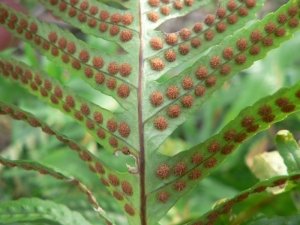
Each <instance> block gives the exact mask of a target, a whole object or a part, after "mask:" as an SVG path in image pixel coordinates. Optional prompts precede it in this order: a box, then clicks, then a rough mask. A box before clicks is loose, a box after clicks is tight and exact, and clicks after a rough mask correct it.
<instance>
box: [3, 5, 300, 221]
mask: <svg viewBox="0 0 300 225" xmlns="http://www.w3.org/2000/svg"><path fill="white" fill-rule="evenodd" d="M0 2H1V1H0ZM284 2H286V1H267V3H266V6H265V7H264V8H263V10H262V11H261V12H260V14H259V15H260V16H263V15H265V14H266V13H268V12H269V11H272V10H275V9H276V8H278V6H279V5H281V4H283V3H284ZM20 3H21V4H22V5H23V6H24V7H25V8H27V9H28V10H29V11H30V13H31V14H33V15H35V16H36V17H37V18H39V19H41V20H43V21H45V22H49V23H56V24H57V25H58V26H60V27H63V28H64V29H70V31H71V32H72V33H73V34H74V35H75V36H76V37H78V38H80V39H82V40H84V41H86V42H87V43H88V44H89V45H90V46H91V47H94V48H97V49H101V50H103V51H105V52H107V53H110V54H116V53H118V52H121V49H120V47H119V46H117V45H116V44H114V43H111V42H107V41H104V40H101V39H97V38H94V37H92V36H87V35H84V34H83V33H81V32H80V31H79V30H77V29H74V28H72V27H69V26H68V24H65V23H63V22H62V21H60V20H59V19H57V18H55V17H53V16H52V14H51V12H49V11H46V10H45V9H44V8H43V7H42V5H40V4H37V3H36V1H35V0H26V1H20ZM215 7H216V4H215V3H213V4H211V5H209V6H207V7H205V8H204V9H202V10H200V11H198V14H197V16H198V20H202V19H201V18H203V17H204V16H205V14H207V13H210V12H213V11H214V9H215ZM195 15H196V14H195V13H191V14H190V15H188V16H187V17H184V18H182V19H181V20H177V21H173V25H172V26H171V25H170V24H168V23H166V24H164V25H162V26H161V27H160V28H159V29H162V30H164V31H166V32H169V31H168V28H170V27H172V29H176V30H180V29H181V28H182V27H183V26H188V27H190V26H191V25H192V23H193V22H191V21H193V20H195ZM199 18H200V19H199ZM196 19H197V18H196ZM194 22H195V21H194ZM174 24H177V25H178V26H181V27H178V26H174ZM174 27H175V28H174ZM295 46H297V47H295ZM299 47H300V33H299V32H298V33H296V34H295V37H294V38H293V39H292V40H290V41H288V42H286V43H284V44H283V45H282V46H281V47H280V48H279V49H277V50H273V51H272V52H270V53H269V54H268V56H267V57H266V58H265V59H263V60H261V61H259V62H256V63H255V64H254V65H253V66H252V67H251V68H249V69H247V70H245V71H242V72H241V73H240V74H238V75H237V76H235V77H234V78H232V79H231V80H229V81H228V82H227V83H226V84H225V85H224V86H223V87H222V88H221V89H219V90H218V91H216V92H215V93H214V94H213V95H212V96H211V97H210V99H209V100H208V101H207V102H206V103H205V104H204V105H203V107H202V108H201V109H199V110H198V111H197V113H195V114H194V115H191V117H190V118H189V120H188V121H186V122H185V123H184V124H182V125H181V126H179V127H178V128H177V129H176V131H175V132H174V133H173V134H172V135H171V136H170V138H169V139H167V141H166V142H165V143H164V144H163V145H162V146H161V147H160V150H161V151H162V152H163V153H164V154H168V155H174V154H175V153H177V152H179V151H183V150H184V149H187V148H188V147H189V146H193V145H195V144H197V143H199V142H202V141H204V140H206V139H207V138H208V137H210V136H212V135H214V134H216V133H217V132H218V131H219V130H220V129H221V128H222V127H223V126H224V125H225V124H226V123H228V122H229V121H230V120H232V119H233V118H234V117H235V116H236V115H237V114H238V113H239V112H240V110H241V109H243V108H244V107H246V106H249V105H252V104H253V103H254V102H256V101H257V100H258V99H260V98H262V97H264V96H266V95H269V94H272V93H274V92H275V91H276V90H278V89H279V88H281V87H284V86H290V85H292V84H294V83H296V82H297V81H298V80H299V77H300V76H299V75H300V69H299V68H300V54H299ZM0 56H1V57H4V58H11V57H14V58H16V59H18V60H20V61H23V62H25V63H27V64H29V65H32V66H35V67H38V68H41V69H43V70H45V71H47V72H48V73H49V74H50V75H51V76H53V77H55V78H57V79H58V80H60V82H61V83H62V84H64V85H66V86H69V87H71V88H72V89H73V90H74V91H75V92H76V93H77V94H79V95H81V96H83V97H85V98H87V99H89V100H90V101H92V102H94V103H96V104H99V105H101V106H103V107H105V108H108V109H110V110H113V111H119V110H121V109H120V107H119V106H118V104H117V103H116V101H114V100H113V99H112V98H111V97H109V96H106V95H103V94H101V93H99V92H97V91H95V90H93V89H91V88H90V87H89V86H88V85H87V84H85V83H84V82H82V80H81V79H80V78H78V77H74V76H72V75H71V74H69V73H68V71H65V70H63V69H61V68H59V67H57V66H56V65H55V64H54V63H51V62H49V61H48V60H47V59H46V58H45V57H43V56H41V55H39V54H38V52H37V51H35V50H34V49H32V48H31V46H29V45H28V44H26V43H23V42H17V44H16V45H15V46H13V47H11V48H8V49H6V50H4V51H2V52H0ZM180 69H182V68H178V70H180ZM170 76H172V73H170V74H167V75H166V76H165V77H164V78H162V79H160V80H161V81H163V80H164V79H168V78H169V77H170ZM0 84H1V88H0V100H1V101H5V102H8V103H12V104H15V105H17V106H19V107H21V108H22V109H24V110H28V111H29V112H32V113H33V114H35V115H36V116H37V117H38V118H41V119H43V120H44V121H46V122H47V123H49V124H50V125H52V126H54V127H55V128H56V129H57V130H59V131H60V132H62V133H64V134H66V135H67V136H69V137H70V138H72V139H74V140H77V141H78V142H80V143H81V144H83V145H85V146H87V147H88V148H89V149H90V150H91V151H92V152H93V153H94V154H96V155H99V156H101V158H102V159H104V160H107V161H110V162H111V163H112V165H113V166H114V167H115V168H116V169H118V170H119V171H123V172H125V171H126V163H129V164H131V165H134V161H133V159H132V157H129V156H122V155H119V157H118V158H117V157H115V156H113V155H110V154H108V153H107V152H106V151H104V150H103V149H102V147H101V146H100V145H99V144H97V143H95V141H94V140H93V139H92V138H91V136H90V135H88V134H86V133H85V131H84V130H83V128H81V127H80V126H78V125H77V124H76V123H75V122H74V121H72V120H71V119H70V118H69V117H67V116H65V115H64V114H62V113H60V112H58V111H57V110H54V109H52V108H51V107H48V106H47V105H46V104H45V103H43V102H41V101H39V100H38V99H37V98H36V97H34V96H31V95H30V94H29V93H27V92H26V91H25V90H23V89H22V88H20V87H19V86H17V85H15V84H14V83H12V82H10V81H8V80H6V79H4V78H2V77H0ZM299 125H300V116H299V113H296V114H293V115H292V116H290V117H289V118H288V119H287V120H285V121H282V122H280V123H277V124H275V125H272V126H271V127H270V129H269V130H267V131H265V132H261V133H259V134H258V135H256V136H255V137H253V138H251V139H250V140H248V141H246V142H245V143H244V144H243V145H242V146H241V147H240V148H239V149H238V151H236V152H235V153H234V154H232V155H231V156H230V157H229V158H228V159H227V160H226V161H225V163H223V164H222V165H221V166H220V167H219V168H217V169H216V170H215V171H214V172H213V173H212V174H211V175H210V176H209V177H207V178H206V179H204V180H203V181H202V182H201V183H200V184H198V185H197V186H196V187H195V188H194V189H193V190H192V191H190V192H189V193H188V194H187V195H185V196H184V197H183V198H182V199H181V200H180V201H179V202H178V203H177V204H176V205H175V206H174V208H172V209H171V210H170V211H169V213H168V214H167V216H166V217H165V218H163V219H162V221H161V223H162V224H184V223H185V222H186V221H189V220H190V219H192V218H194V217H195V216H197V215H198V216H199V215H200V214H202V213H205V212H206V211H207V210H209V209H211V208H212V206H213V204H214V203H216V202H217V201H218V200H220V199H223V198H228V197H233V196H234V195H236V194H237V193H239V192H240V191H241V190H244V189H246V188H249V187H251V186H252V185H253V184H255V183H256V182H257V181H258V180H257V178H256V177H255V176H254V175H253V174H252V173H251V171H250V169H249V168H250V167H251V166H252V164H253V158H254V156H255V155H257V154H260V153H262V152H266V151H267V152H269V151H273V150H275V149H276V147H275V145H274V138H275V135H276V133H277V132H278V131H279V130H281V129H287V130H290V131H291V132H292V133H293V134H294V136H295V137H296V139H297V140H298V139H300V132H299ZM0 153H1V155H2V156H3V157H7V158H10V159H35V160H39V161H42V162H44V163H48V164H52V165H54V166H56V167H58V168H60V169H64V170H66V171H68V172H69V173H70V174H72V175H73V176H76V177H77V178H79V179H80V180H81V181H82V182H83V183H84V184H86V185H87V186H88V187H89V188H90V189H91V190H92V192H93V193H94V195H95V196H96V197H97V200H98V202H99V203H100V205H101V206H102V207H103V208H104V209H105V210H106V211H107V212H108V213H109V215H111V216H112V217H113V218H114V219H115V221H116V222H117V223H118V224H126V223H127V222H126V218H125V217H124V216H123V215H122V212H121V210H120V209H119V208H118V204H117V202H116V200H114V199H113V198H112V197H110V196H109V193H108V191H106V190H105V188H104V187H103V186H102V185H101V184H100V182H99V180H98V179H97V177H96V176H95V175H93V174H92V173H90V172H89V170H88V168H87V167H86V165H85V164H84V163H83V162H82V161H81V160H79V159H78V157H77V155H76V154H72V152H70V151H69V150H68V148H67V147H66V146H64V145H63V144H62V143H60V142H59V141H57V140H56V138H55V137H51V136H47V135H45V134H44V133H42V132H41V130H39V129H34V128H32V127H29V126H28V125H27V124H24V123H22V122H19V121H13V120H12V119H10V118H9V117H7V116H2V115H1V117H0ZM79 171H80V172H79ZM0 174H1V175H0V202H3V201H7V200H11V199H18V198H21V197H31V196H35V197H40V198H42V199H52V200H54V201H56V202H58V203H63V204H66V205H67V206H68V207H69V208H70V209H73V210H76V211H79V212H81V213H82V214H83V215H84V216H85V217H86V218H87V219H89V220H90V221H91V222H92V223H93V224H99V222H98V218H97V215H96V213H95V212H94V211H93V209H92V208H91V206H90V205H89V203H88V201H87V199H86V198H85V195H83V194H81V193H80V192H79V191H78V190H77V189H75V188H74V187H73V186H71V185H69V184H66V183H64V182H61V181H58V180H55V179H54V178H52V177H47V176H41V175H40V174H38V173H36V172H32V171H24V170H22V169H18V168H13V169H12V168H5V167H2V166H0ZM299 196H300V192H299V190H297V189H296V190H293V192H290V193H284V194H281V195H272V194H269V193H261V194H259V195H257V196H255V197H251V198H249V199H248V200H246V201H244V202H243V203H241V204H240V205H239V207H236V208H234V214H232V215H231V216H233V217H237V218H240V219H241V221H242V222H241V224H243V223H246V222H247V220H248V219H251V218H255V217H257V216H260V215H267V216H274V215H283V216H285V215H291V214H294V213H297V212H298V209H299V207H300V202H299V201H300V200H299ZM241 206H243V207H241ZM180 221H181V222H180ZM219 223H220V224H223V223H222V221H220V222H219ZM0 224H1V222H0ZM224 224H225V223H224Z"/></svg>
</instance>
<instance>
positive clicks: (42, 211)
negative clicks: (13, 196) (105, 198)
mask: <svg viewBox="0 0 300 225" xmlns="http://www.w3.org/2000/svg"><path fill="white" fill-rule="evenodd" d="M0 220H1V223H2V224H11V223H23V222H25V223H26V222H31V224H48V223H49V222H51V223H55V224H59V225H91V223H90V222H88V221H87V220H86V219H85V218H84V217H83V216H82V215H81V214H79V213H78V212H73V211H71V210H70V209H68V208H67V207H66V206H64V205H61V204H56V203H54V202H52V201H49V200H47V201H45V200H41V199H38V198H22V199H18V200H15V201H8V202H3V203H1V204H0ZM107 224H111V223H110V222H109V221H108V220H107Z"/></svg>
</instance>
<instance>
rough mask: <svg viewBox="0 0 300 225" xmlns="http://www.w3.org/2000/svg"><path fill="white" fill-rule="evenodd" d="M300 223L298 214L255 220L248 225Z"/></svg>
mask: <svg viewBox="0 0 300 225" xmlns="http://www.w3.org/2000/svg"><path fill="white" fill-rule="evenodd" d="M299 223H300V215H299V214H296V215H293V216H286V217H284V216H274V217H271V218H268V217H261V218H259V219H255V220H253V221H252V222H250V223H248V225H264V224H272V225H285V224H299Z"/></svg>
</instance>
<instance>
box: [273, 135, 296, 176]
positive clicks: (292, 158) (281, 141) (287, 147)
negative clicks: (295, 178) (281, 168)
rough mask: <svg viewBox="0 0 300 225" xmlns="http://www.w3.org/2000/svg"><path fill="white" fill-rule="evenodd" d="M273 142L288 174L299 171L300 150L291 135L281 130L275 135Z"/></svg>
mask: <svg viewBox="0 0 300 225" xmlns="http://www.w3.org/2000/svg"><path fill="white" fill-rule="evenodd" d="M275 141H276V146H277V148H278V152H279V153H280V155H281V157H282V158H283V160H284V164H285V165H286V167H287V169H288V172H289V173H292V172H295V171H299V169H300V149H299V146H298V144H297V142H296V141H295V139H294V137H293V135H292V134H291V133H290V132H289V131H287V130H281V131H279V132H278V133H277V135H276V139H275Z"/></svg>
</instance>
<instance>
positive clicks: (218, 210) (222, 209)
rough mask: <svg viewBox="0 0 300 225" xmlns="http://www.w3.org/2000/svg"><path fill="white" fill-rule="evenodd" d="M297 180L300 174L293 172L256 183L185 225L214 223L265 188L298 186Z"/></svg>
mask: <svg viewBox="0 0 300 225" xmlns="http://www.w3.org/2000/svg"><path fill="white" fill-rule="evenodd" d="M299 179H300V172H294V173H291V174H289V175H283V176H276V177H272V178H271V179H267V180H263V181H260V182H258V183H256V184H255V185H254V186H253V187H251V188H249V189H247V190H245V191H242V192H240V193H239V194H238V195H236V196H235V197H233V198H230V199H227V200H226V201H224V202H223V203H221V204H218V205H217V206H216V207H214V208H213V209H212V210H211V211H209V212H207V213H205V214H204V215H202V216H201V217H200V218H198V219H196V220H194V221H191V222H189V223H187V224H188V225H194V224H201V223H203V224H207V223H215V222H216V221H217V220H218V217H219V216H220V215H222V214H227V213H229V212H230V211H231V209H232V207H233V206H235V205H238V204H239V203H240V202H242V201H244V200H245V199H247V198H248V197H250V196H251V195H254V194H258V193H261V192H263V191H265V190H266V189H267V188H273V187H278V186H282V185H285V184H286V183H294V184H297V185H299V182H298V180H299ZM286 185H287V184H286ZM228 222H229V221H228Z"/></svg>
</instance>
